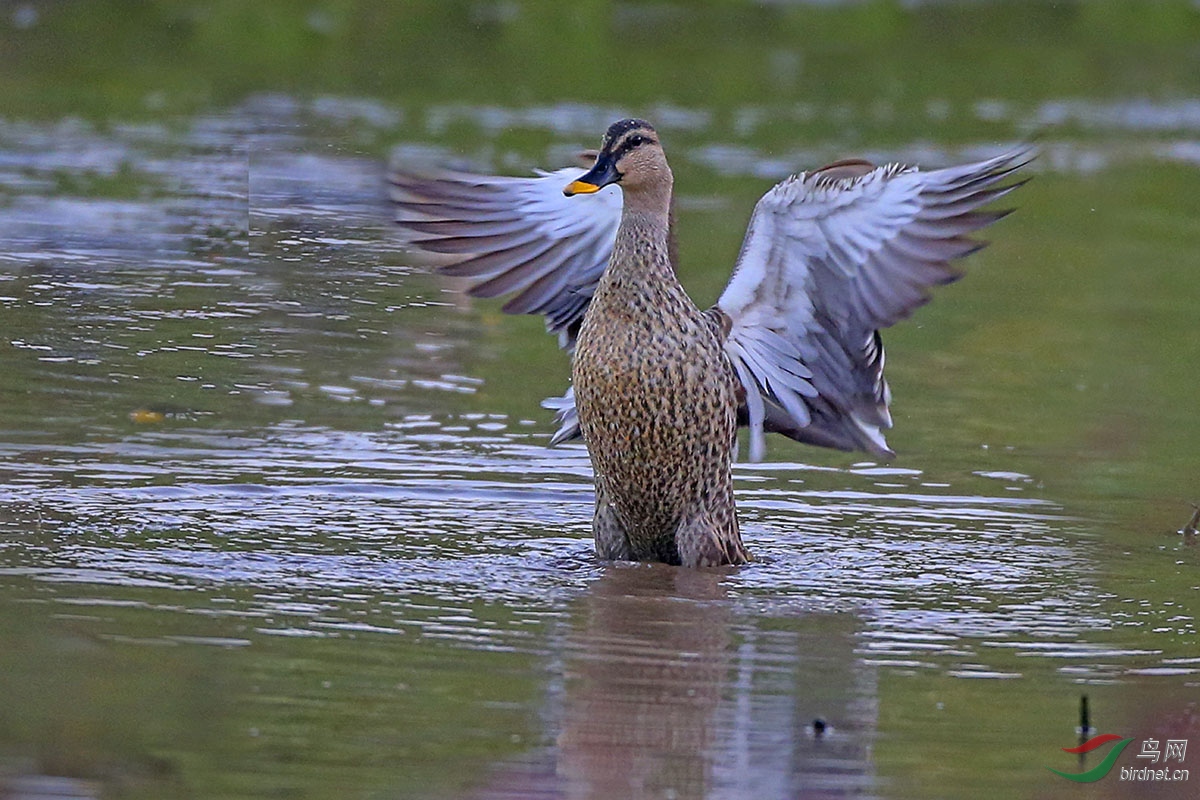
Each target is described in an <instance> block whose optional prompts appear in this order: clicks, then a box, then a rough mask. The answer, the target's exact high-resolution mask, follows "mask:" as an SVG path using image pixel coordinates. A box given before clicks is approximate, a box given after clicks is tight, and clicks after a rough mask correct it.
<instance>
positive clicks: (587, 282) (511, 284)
mask: <svg viewBox="0 0 1200 800" xmlns="http://www.w3.org/2000/svg"><path fill="white" fill-rule="evenodd" d="M578 176H579V169H578V168H568V169H561V170H558V171H557V172H540V173H539V174H538V176H537V177H532V178H512V177H499V176H491V175H473V174H470V173H466V172H452V171H440V172H431V173H426V174H417V173H410V172H404V171H395V172H393V173H392V175H391V182H392V199H393V200H394V201H395V202H396V206H397V208H398V214H397V217H396V221H397V222H398V223H399V224H400V226H401V228H402V229H404V231H405V232H406V235H407V242H408V244H410V245H412V246H414V247H416V248H419V249H421V250H425V251H428V252H431V253H439V254H443V255H444V256H446V261H445V262H444V263H443V265H442V266H441V267H439V271H440V272H442V273H443V274H446V275H452V276H456V277H460V278H463V279H465V280H466V283H467V292H468V293H469V294H471V295H474V296H476V297H496V296H498V295H512V298H511V299H510V300H509V301H508V302H507V303H506V304H505V306H504V310H505V311H507V312H508V313H510V314H541V315H543V316H545V317H546V330H547V331H549V332H550V333H555V334H558V341H559V345H560V346H562V347H564V348H566V349H567V350H572V349H574V347H575V336H576V334H577V333H578V332H579V324H580V322H582V320H583V313H584V311H586V310H587V306H588V303H589V302H591V299H592V294H593V293H594V292H595V290H596V283H597V282H598V281H599V280H600V275H601V274H602V273H603V272H604V268H605V267H606V266H607V265H608V258H609V255H611V253H612V246H613V241H614V239H616V235H617V225H618V224H619V223H620V221H621V194H620V190H619V189H618V188H617V187H615V186H610V187H607V188H605V189H602V190H601V191H599V192H596V193H595V194H591V195H581V196H579V197H573V198H568V197H564V196H563V192H562V190H563V187H564V186H566V185H567V184H568V183H570V181H571V180H572V179H573V178H576V177H578Z"/></svg>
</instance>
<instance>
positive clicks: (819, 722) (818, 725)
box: [812, 717, 825, 739]
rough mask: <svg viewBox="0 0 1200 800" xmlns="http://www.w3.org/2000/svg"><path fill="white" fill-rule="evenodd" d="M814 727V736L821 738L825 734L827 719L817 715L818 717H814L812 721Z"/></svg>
mask: <svg viewBox="0 0 1200 800" xmlns="http://www.w3.org/2000/svg"><path fill="white" fill-rule="evenodd" d="M812 729H813V738H814V739H820V738H821V737H822V736H824V735H825V720H823V719H821V718H820V717H817V718H816V719H814V720H813V723H812Z"/></svg>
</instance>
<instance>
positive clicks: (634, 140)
mask: <svg viewBox="0 0 1200 800" xmlns="http://www.w3.org/2000/svg"><path fill="white" fill-rule="evenodd" d="M646 141H647V140H646V137H645V136H642V135H641V134H640V133H635V134H634V135H633V136H630V137H629V138H628V139H627V140H626V142H628V144H629V146H630V147H641V146H642V145H644V144H645V143H646Z"/></svg>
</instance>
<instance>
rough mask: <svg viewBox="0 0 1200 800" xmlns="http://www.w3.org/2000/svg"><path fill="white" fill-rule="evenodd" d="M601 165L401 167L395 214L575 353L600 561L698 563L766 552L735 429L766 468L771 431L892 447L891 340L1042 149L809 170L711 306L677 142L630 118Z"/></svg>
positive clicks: (477, 286) (575, 426) (476, 282)
mask: <svg viewBox="0 0 1200 800" xmlns="http://www.w3.org/2000/svg"><path fill="white" fill-rule="evenodd" d="M593 155H594V158H595V163H594V164H593V165H592V168H591V169H590V170H589V171H588V172H587V173H586V174H585V175H583V176H582V177H580V178H578V179H576V180H575V181H573V182H571V183H569V184H568V185H567V187H566V188H565V189H563V188H562V186H563V182H564V181H566V180H567V176H568V174H570V175H575V174H578V173H577V172H573V171H571V170H560V171H558V172H550V173H545V172H543V173H540V174H539V175H538V176H537V177H532V178H518V177H508V176H487V175H476V174H472V173H463V172H445V171H443V172H440V173H437V174H434V175H428V174H426V175H420V174H413V173H407V172H404V171H401V170H398V171H396V172H395V173H393V176H392V182H393V184H394V187H395V188H394V192H393V197H394V199H395V200H396V203H397V206H398V208H399V209H400V214H399V216H398V218H397V222H399V223H400V225H401V226H402V227H403V228H404V229H405V230H406V231H407V232H408V234H409V237H410V238H409V243H410V244H411V245H413V246H414V247H416V248H419V249H421V250H425V251H427V252H430V253H435V254H439V255H440V257H441V258H444V259H446V261H443V266H442V271H443V272H444V273H445V274H449V275H454V276H457V277H460V278H462V279H464V281H465V286H466V289H467V291H469V292H470V293H471V294H473V295H476V296H480V297H496V296H499V295H506V296H509V297H510V299H509V301H508V302H507V303H506V304H505V306H504V310H505V311H507V312H510V313H514V314H539V315H542V316H544V317H545V319H546V328H547V330H548V331H550V332H552V333H555V334H557V335H558V339H559V343H560V344H561V345H562V346H563V347H564V348H566V349H567V350H568V351H571V352H573V357H574V361H573V377H574V385H573V387H572V388H571V389H568V391H567V393H566V394H565V395H563V396H562V397H560V398H553V399H549V400H546V401H545V402H543V405H544V406H546V407H548V408H554V409H556V410H557V411H558V421H559V423H560V427H559V429H558V431H557V432H556V433H555V434H554V436H553V437H552V438H551V439H550V443H551V444H556V443H558V442H562V441H567V440H569V439H573V438H576V437H579V436H582V437H583V438H584V441H585V442H586V444H587V448H588V453H589V454H590V456H591V460H592V466H593V468H594V472H595V483H596V510H595V517H594V520H593V532H594V534H595V539H596V550H597V553H598V554H599V555H600V556H601V557H602V558H613V559H639V560H658V561H666V562H670V563H673V564H686V565H691V566H701V565H717V564H740V563H743V562H745V561H747V560H748V559H749V555H748V554H747V553H746V550H745V548H744V547H743V546H742V540H741V536H740V534H739V531H738V523H737V517H736V515H735V513H734V499H733V490H732V479H731V475H730V467H731V462H732V459H733V452H734V447H735V432H736V428H737V426H738V425H745V426H747V427H748V428H749V430H750V436H749V456H750V460H752V461H756V460H759V459H761V458H762V456H763V454H764V451H765V447H766V445H765V441H764V437H765V434H766V433H767V432H776V433H780V434H782V435H784V436H788V437H790V438H792V439H795V440H797V441H800V442H807V443H809V444H813V445H819V446H822V447H835V448H838V449H841V450H862V451H865V452H867V453H870V454H872V455H873V456H875V457H878V458H890V457H891V456H892V455H894V453H893V452H892V450H891V448H890V447H888V444H887V440H886V438H885V437H884V431H885V430H886V429H888V428H890V427H891V425H892V419H891V414H890V412H889V409H888V405H889V402H890V398H891V392H890V390H889V389H888V385H887V381H886V379H885V378H884V374H883V365H884V352H883V340H882V338H881V336H880V330H881V329H883V328H887V327H889V326H891V325H894V324H895V323H896V322H898V321H900V320H901V319H904V318H905V317H907V316H908V315H909V314H911V313H912V312H913V310H914V309H916V308H917V307H918V306H920V305H922V304H923V303H925V302H926V301H927V300H928V299H929V297H930V292H931V290H932V289H933V287H935V286H937V285H940V284H945V283H950V282H952V281H954V280H957V279H958V277H959V276H960V275H961V274H962V272H961V270H960V269H958V268H957V267H956V266H955V264H954V262H955V261H956V260H957V259H959V258H962V257H963V256H965V255H967V254H969V253H971V252H974V251H975V250H977V249H979V248H980V247H982V244H981V243H980V242H977V241H975V240H973V239H971V238H970V237H969V236H968V235H967V234H969V233H971V232H973V231H976V230H979V229H980V228H983V227H985V226H987V225H989V224H991V223H992V222H995V221H996V220H998V219H1000V218H1001V217H1003V216H1004V215H1005V214H1006V213H1007V212H1005V211H985V210H982V207H983V206H985V205H987V204H988V203H990V202H992V201H994V200H996V199H998V198H1000V197H1003V196H1004V195H1006V194H1008V193H1009V192H1011V191H1012V190H1013V189H1015V188H1016V187H1017V186H1020V185H1021V183H1023V181H1017V182H1008V183H1006V179H1007V178H1009V176H1011V175H1012V174H1013V173H1014V172H1015V171H1017V170H1018V169H1021V168H1022V167H1023V166H1025V165H1026V164H1027V163H1029V161H1030V160H1031V159H1032V158H1033V156H1034V153H1033V151H1032V150H1030V149H1028V148H1018V149H1015V150H1012V151H1009V152H1007V153H1001V154H999V155H995V156H993V157H991V158H987V159H984V160H982V161H977V162H975V163H969V164H963V165H960V166H950V167H943V168H941V169H936V170H932V171H922V170H919V169H917V168H916V167H911V166H905V165H902V164H887V165H884V166H880V167H875V166H872V165H871V164H869V163H867V162H865V161H860V160H848V161H839V162H837V163H835V164H831V165H829V166H827V167H824V168H822V169H818V170H815V171H812V172H807V173H803V172H802V173H798V174H796V175H793V176H792V177H790V178H787V179H785V180H783V181H781V182H780V183H779V184H777V185H776V186H775V187H773V188H772V189H771V190H769V191H768V192H767V193H766V194H765V195H763V197H762V199H760V200H759V202H758V204H757V205H756V206H755V209H754V213H753V215H752V216H751V218H750V223H749V226H748V228H747V230H746V237H745V240H744V241H743V243H742V249H741V253H740V254H739V255H738V259H737V264H736V265H735V267H734V270H733V275H732V276H731V278H730V280H729V283H728V285H727V286H726V287H725V290H724V291H723V292H722V294H721V297H720V299H719V300H718V301H717V304H716V305H715V306H714V307H713V308H710V309H709V310H707V311H704V312H701V311H700V310H699V309H697V308H696V306H695V305H694V304H693V303H692V301H691V300H690V299H689V298H688V296H687V294H686V293H685V292H684V290H683V288H682V287H681V286H680V285H679V282H678V281H677V280H676V278H675V267H676V260H675V257H674V251H673V248H672V237H671V230H670V228H671V214H670V212H671V192H672V177H671V170H670V168H669V167H668V166H667V159H666V156H665V155H664V154H663V150H662V147H661V145H660V144H659V142H658V134H657V133H656V132H655V131H654V129H653V128H652V127H651V126H650V125H648V124H647V123H645V122H643V121H642V120H636V119H627V120H621V121H620V122H617V123H614V124H613V125H612V126H611V127H610V128H609V129H608V131H607V133H605V136H604V140H603V143H602V148H601V150H600V151H599V152H596V153H594V154H593ZM614 184H616V185H614ZM617 185H619V186H620V189H619V190H618V188H617ZM564 194H565V195H566V196H567V197H564V196H563V195H564ZM580 194H582V195H586V196H587V197H585V198H579V197H575V196H574V195H580Z"/></svg>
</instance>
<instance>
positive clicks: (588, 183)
mask: <svg viewBox="0 0 1200 800" xmlns="http://www.w3.org/2000/svg"><path fill="white" fill-rule="evenodd" d="M619 180H621V173H619V172H617V168H616V166H615V165H614V164H613V163H612V161H611V160H610V159H609V158H608V157H606V156H605V154H604V153H601V154H600V155H599V156H598V157H597V158H596V163H595V164H594V165H593V166H592V168H591V169H589V170H588V171H587V172H585V173H583V174H582V175H580V176H579V177H578V178H576V179H575V180H573V181H571V182H570V183H568V184H567V185H566V187H565V188H564V189H563V194H565V195H566V196H567V197H570V196H571V195H576V194H595V193H596V192H598V191H600V190H601V189H603V188H604V187H605V186H608V185H609V184H610V183H616V182H617V181H619Z"/></svg>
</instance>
